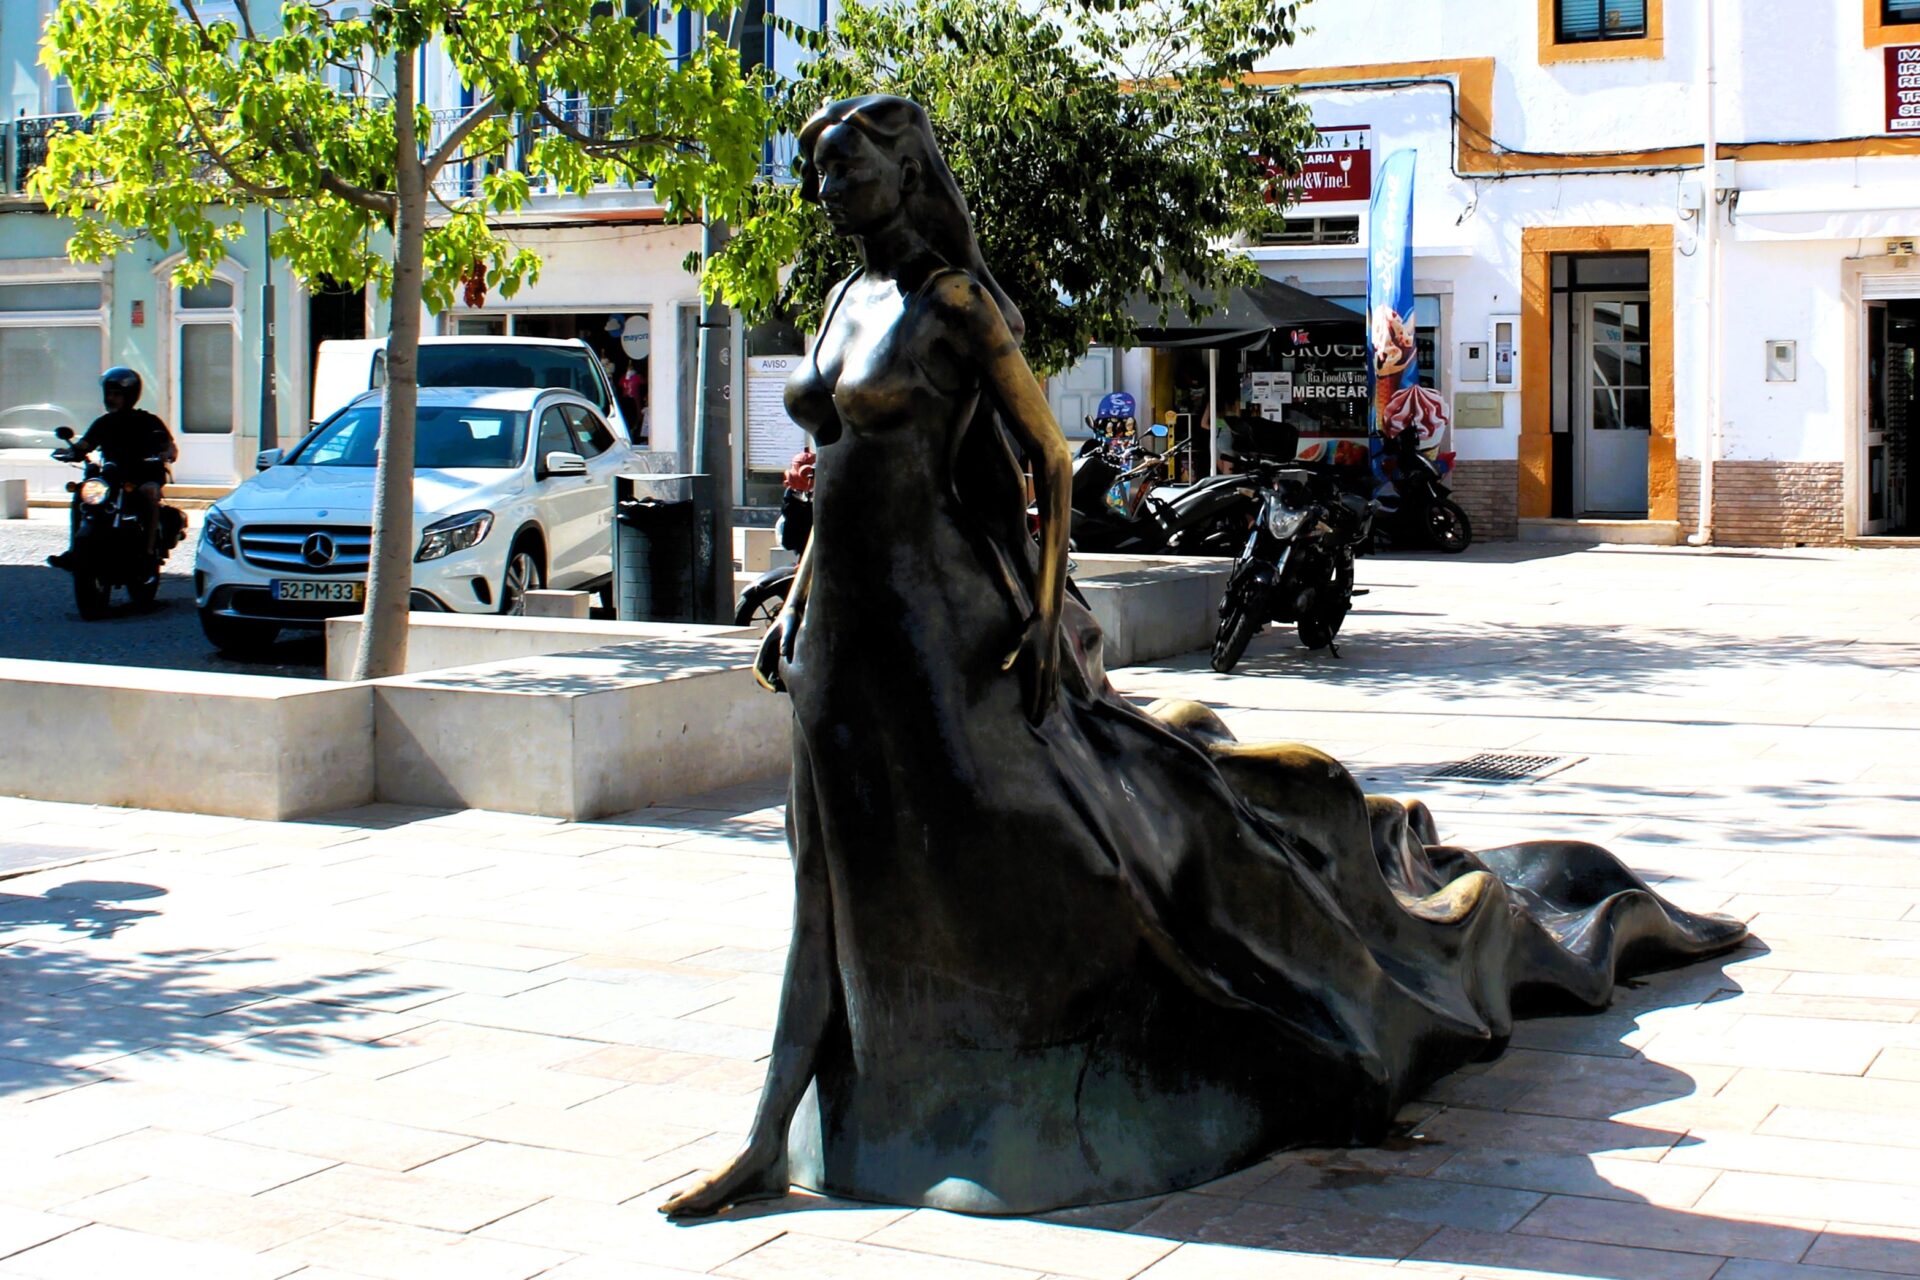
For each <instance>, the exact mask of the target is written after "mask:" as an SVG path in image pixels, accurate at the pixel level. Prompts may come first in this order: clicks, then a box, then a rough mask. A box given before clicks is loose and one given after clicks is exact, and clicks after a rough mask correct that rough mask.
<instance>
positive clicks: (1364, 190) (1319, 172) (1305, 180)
mask: <svg viewBox="0 0 1920 1280" xmlns="http://www.w3.org/2000/svg"><path fill="white" fill-rule="evenodd" d="M1300 159H1301V163H1302V168H1301V170H1300V177H1299V178H1298V179H1296V180H1295V181H1294V182H1293V183H1292V184H1291V185H1292V188H1293V192H1292V194H1293V199H1294V202H1295V203H1296V204H1313V203H1314V202H1316V201H1321V200H1365V199H1368V198H1369V197H1371V196H1372V195H1373V127H1372V126H1371V125H1364V124H1359V125H1352V126H1349V127H1347V128H1341V129H1332V128H1329V129H1322V130H1320V131H1319V133H1318V134H1316V135H1315V137H1314V140H1313V144H1312V145H1311V146H1309V147H1308V148H1307V150H1306V152H1305V153H1304V154H1303V155H1302V156H1301V157H1300Z"/></svg>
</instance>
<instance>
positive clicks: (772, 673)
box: [753, 600, 801, 693]
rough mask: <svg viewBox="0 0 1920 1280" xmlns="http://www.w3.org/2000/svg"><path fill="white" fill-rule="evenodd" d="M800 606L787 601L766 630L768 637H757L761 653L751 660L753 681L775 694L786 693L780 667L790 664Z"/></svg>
mask: <svg viewBox="0 0 1920 1280" xmlns="http://www.w3.org/2000/svg"><path fill="white" fill-rule="evenodd" d="M800 612H801V606H800V605H799V604H797V603H796V602H794V601H792V600H788V601H787V602H786V604H785V605H783V606H781V609H780V616H779V617H778V618H775V619H774V620H773V625H772V626H771V627H768V628H767V634H766V635H764V636H762V637H760V651H759V652H758V653H757V654H755V655H754V658H753V678H754V679H756V680H758V681H759V682H760V685H761V687H762V688H765V689H771V690H772V691H773V692H775V693H785V692H786V691H787V682H786V681H785V680H782V679H781V678H780V664H781V663H782V662H791V661H793V643H794V637H795V636H797V635H798V634H799V632H800Z"/></svg>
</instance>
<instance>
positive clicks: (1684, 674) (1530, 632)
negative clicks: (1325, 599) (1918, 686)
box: [1165, 622, 1920, 724]
mask: <svg viewBox="0 0 1920 1280" xmlns="http://www.w3.org/2000/svg"><path fill="white" fill-rule="evenodd" d="M1339 649H1340V657H1339V658H1334V657H1333V656H1332V655H1330V654H1328V653H1326V652H1325V651H1324V650H1322V651H1309V650H1307V649H1305V648H1302V647H1301V646H1300V645H1299V644H1298V643H1297V641H1296V640H1295V639H1294V636H1293V628H1292V626H1291V625H1290V624H1280V623H1274V624H1270V625H1269V626H1268V627H1267V629H1266V630H1265V631H1263V632H1262V633H1261V634H1260V635H1259V636H1257V637H1256V638H1255V639H1254V642H1253V645H1252V646H1251V647H1250V648H1249V649H1248V650H1247V654H1246V656H1245V657H1244V658H1242V659H1241V661H1240V663H1239V665H1238V666H1236V667H1235V668H1234V671H1233V674H1234V675H1235V676H1236V677H1238V676H1283V677H1289V678H1293V679H1299V680H1337V681H1339V682H1340V683H1341V684H1342V685H1343V686H1348V687H1354V688H1359V689H1362V690H1368V691H1376V692H1379V693H1381V694H1387V693H1393V694H1398V695H1401V696H1405V695H1409V694H1412V695H1425V696H1429V697H1431V696H1441V697H1453V696H1459V697H1465V696H1468V695H1471V696H1474V697H1478V698H1487V697H1501V696H1506V697H1515V698H1533V697H1542V696H1545V697H1551V698H1552V699H1554V700H1555V701H1556V702H1557V703H1558V704H1560V705H1561V706H1562V707H1565V708H1566V714H1567V715H1569V716H1574V715H1579V714H1580V709H1579V708H1578V707H1573V706H1568V705H1567V704H1568V703H1569V702H1573V701H1577V700H1578V699H1581V698H1590V697H1611V696H1619V695H1622V694H1631V695H1639V696H1644V697H1648V698H1658V697H1660V696H1661V695H1662V693H1663V692H1670V693H1671V694H1672V695H1674V696H1676V697H1678V696H1689V697H1692V698H1697V697H1698V687H1697V686H1698V679H1697V677H1699V676H1700V675H1701V674H1702V673H1716V672H1725V671H1726V670H1727V669H1728V667H1729V662H1730V660H1731V662H1733V663H1735V664H1737V666H1738V667H1739V668H1740V670H1741V671H1742V672H1743V673H1746V674H1751V673H1753V672H1755V671H1758V672H1760V673H1762V674H1771V673H1783V672H1787V671H1792V670H1799V671H1813V670H1818V669H1822V668H1841V669H1847V670H1852V671H1855V672H1867V673H1893V672H1897V671H1904V672H1911V671H1913V670H1914V669H1915V664H1916V661H1920V646H1916V645H1911V644H1890V643H1886V642H1874V641H1858V640H1840V639H1835V638H1833V637H1829V636H1818V635H1801V636H1790V635H1776V636H1761V635H1753V634H1744V635H1735V634H1731V633H1726V632H1714V631H1705V630H1700V629H1698V628H1691V629H1685V630H1681V629H1679V628H1675V629H1673V630H1672V631H1671V632H1670V633H1668V632H1663V631H1661V630H1659V629H1657V628H1654V627H1652V626H1649V625H1647V624H1635V625H1634V626H1632V627H1628V626H1626V625H1625V624H1624V623H1623V624H1622V625H1620V626H1601V625H1597V624H1594V623H1581V622H1569V623H1526V624H1520V623H1515V624H1507V625H1488V624H1473V625H1457V626H1454V627H1447V628H1439V629H1429V628H1421V629H1407V630H1382V631H1377V632H1376V631H1371V630H1369V631H1367V632H1365V633H1362V634H1358V635H1356V634H1351V633H1349V634H1346V635H1343V636H1342V637H1341V639H1340V642H1339ZM1207 662H1208V655H1207V654H1204V653H1194V654H1187V655H1183V656H1182V657H1180V658H1177V659H1173V660H1170V661H1168V662H1167V663H1166V664H1165V667H1166V669H1168V670H1173V671H1188V670H1199V669H1203V668H1204V667H1206V665H1207ZM1221 692H1223V693H1226V694H1227V695H1228V696H1229V697H1231V686H1228V687H1227V688H1225V689H1223V690H1222V691H1221ZM1207 701H1208V702H1209V704H1211V705H1214V706H1215V707H1216V709H1218V710H1223V711H1224V710H1226V709H1227V708H1226V706H1223V705H1221V703H1220V702H1219V701H1218V700H1216V699H1214V698H1208V699H1207ZM1729 712H1730V713H1729V716H1728V719H1727V721H1726V722H1727V723H1744V721H1739V720H1738V719H1737V717H1734V716H1733V715H1732V714H1731V709H1729ZM1499 714H1500V715H1501V716H1502V717H1503V718H1510V715H1509V713H1508V712H1507V711H1505V710H1502V711H1501V712H1499ZM1681 723H1700V724H1708V723H1718V721H1715V720H1713V719H1711V718H1708V719H1704V720H1683V721H1681Z"/></svg>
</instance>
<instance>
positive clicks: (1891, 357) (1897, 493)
mask: <svg viewBox="0 0 1920 1280" xmlns="http://www.w3.org/2000/svg"><path fill="white" fill-rule="evenodd" d="M1917 355H1920V299H1900V300H1897V301H1886V302H1869V303H1867V395H1866V404H1867V420H1866V433H1865V440H1864V452H1865V456H1864V458H1863V459H1862V462H1863V463H1864V464H1865V465H1864V466H1863V468H1862V470H1861V475H1862V476H1863V477H1864V481H1865V482H1864V483H1863V484H1862V485H1861V486H1860V496H1861V501H1862V503H1863V505H1864V507H1865V510H1864V511H1862V512H1861V521H1860V532H1861V533H1863V534H1866V535H1868V536H1874V535H1883V536H1901V535H1912V534H1914V533H1916V532H1920V468H1916V467H1915V466H1914V464H1913V458H1914V455H1915V453H1916V452H1917V451H1920V440H1917V439H1916V438H1915V436H1916V434H1920V403H1917V401H1920V378H1916V372H1920V371H1916V368H1915V363H1916V356H1917Z"/></svg>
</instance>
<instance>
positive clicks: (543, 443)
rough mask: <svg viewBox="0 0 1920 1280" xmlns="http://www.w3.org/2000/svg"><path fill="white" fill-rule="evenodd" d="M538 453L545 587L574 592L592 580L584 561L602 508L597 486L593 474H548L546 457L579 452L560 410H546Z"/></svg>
mask: <svg viewBox="0 0 1920 1280" xmlns="http://www.w3.org/2000/svg"><path fill="white" fill-rule="evenodd" d="M534 448H535V452H534V455H533V474H534V495H535V502H536V504H537V505H538V507H539V509H540V523H541V525H542V526H543V527H544V528H545V529H546V532H547V585H548V586H550V587H560V588H564V587H571V586H573V585H574V584H575V583H578V582H580V581H583V580H584V579H586V578H587V577H589V576H591V575H590V574H588V573H587V572H586V570H585V560H586V557H587V551H588V545H589V542H590V540H591V538H592V533H593V517H594V513H595V512H596V511H597V510H598V508H599V505H600V504H599V502H598V501H597V497H598V487H597V486H596V484H595V481H594V478H593V475H592V473H591V471H589V473H588V474H587V475H584V476H550V475H546V461H547V455H548V454H550V453H577V452H579V450H578V448H577V447H576V445H575V443H574V439H573V433H572V432H571V431H570V430H568V428H567V420H566V417H565V415H564V414H563V413H562V412H561V409H560V406H559V405H548V406H547V408H546V409H544V410H543V411H542V412H541V414H540V432H539V435H538V437H536V440H535V444H534Z"/></svg>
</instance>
